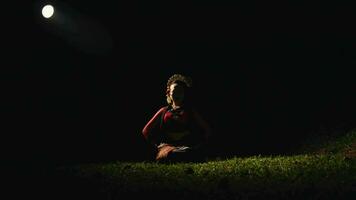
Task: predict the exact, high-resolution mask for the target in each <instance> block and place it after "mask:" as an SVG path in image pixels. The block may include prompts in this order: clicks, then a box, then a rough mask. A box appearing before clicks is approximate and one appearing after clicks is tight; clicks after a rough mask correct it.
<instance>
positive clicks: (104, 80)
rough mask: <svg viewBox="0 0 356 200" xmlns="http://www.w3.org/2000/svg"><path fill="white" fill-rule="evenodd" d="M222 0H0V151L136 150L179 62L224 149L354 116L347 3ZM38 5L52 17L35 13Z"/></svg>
mask: <svg viewBox="0 0 356 200" xmlns="http://www.w3.org/2000/svg"><path fill="white" fill-rule="evenodd" d="M217 2H219V3H217ZM217 2H212V1H187V2H183V1H143V0H142V1H138V0H135V1H118V0H117V1H75V2H72V1H58V0H57V1H33V2H31V1H26V2H25V3H24V2H22V1H12V3H11V4H12V5H11V6H7V5H6V4H5V5H6V6H2V7H1V9H2V11H3V12H2V15H3V16H2V18H3V19H6V20H5V22H4V23H2V25H1V26H2V36H3V37H2V40H3V42H2V50H3V51H2V59H1V71H0V81H1V91H2V94H1V102H0V103H1V107H0V111H1V114H2V115H3V116H4V120H2V124H3V125H2V130H1V134H2V137H3V138H5V139H2V140H1V141H2V142H4V145H2V147H3V148H4V149H3V150H2V151H3V152H5V154H6V156H5V158H6V159H8V160H36V161H48V162H65V161H95V160H105V159H106V160H112V159H129V157H131V158H134V159H137V158H139V159H140V158H143V157H144V156H145V151H146V147H145V143H144V141H143V139H142V138H141V137H140V132H141V130H142V128H143V126H144V125H145V123H146V122H147V121H148V120H149V119H150V117H151V116H152V115H153V114H154V113H155V112H156V111H157V110H158V109H159V108H160V107H161V106H163V105H165V98H164V89H165V83H166V80H167V79H168V77H169V76H171V75H172V74H174V73H184V74H187V75H190V76H191V77H192V78H193V81H194V89H195V91H196V93H195V95H196V97H197V99H199V104H197V105H196V106H197V108H198V110H199V111H200V112H201V113H202V114H203V115H204V116H205V118H206V120H207V121H208V122H209V123H210V124H211V125H212V127H213V128H214V133H215V138H214V144H213V146H214V148H219V150H217V152H219V153H223V154H225V153H228V154H235V153H236V154H237V155H242V154H244V153H252V154H264V153H267V154H268V153H275V152H279V153H283V151H284V150H287V149H288V147H290V146H293V145H297V144H298V142H299V141H301V140H302V139H303V138H304V137H306V136H307V135H308V134H309V133H310V132H312V131H314V130H317V129H318V128H319V127H320V126H328V127H334V126H340V124H345V123H347V124H350V123H351V124H352V123H353V122H354V121H355V119H356V118H355V117H356V114H355V111H356V106H355V104H354V102H355V100H356V93H355V86H356V81H355V79H354V77H355V73H354V72H355V70H354V69H353V68H355V64H356V57H355V55H356V49H355V47H356V46H355V45H356V40H355V38H356V32H355V31H354V22H355V6H354V5H350V4H347V3H342V2H333V3H327V2H324V1H319V2H317V1H314V2H311V1H298V2H292V1H281V2H275V3H271V2H269V1H266V2H263V3H257V2H254V1H248V2H246V1H241V2H240V3H239V2H235V3H231V2H230V1H217ZM46 3H53V5H54V6H56V7H55V8H56V9H57V10H58V13H60V14H58V15H57V16H55V19H50V20H45V19H44V18H42V17H41V15H40V10H41V6H43V5H45V4H46ZM57 10H56V11H57ZM353 124H354V123H353ZM130 148H131V149H135V150H130ZM128 151H131V152H132V154H130V155H129V154H127V152H128Z"/></svg>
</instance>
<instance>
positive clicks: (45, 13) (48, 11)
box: [42, 5, 54, 19]
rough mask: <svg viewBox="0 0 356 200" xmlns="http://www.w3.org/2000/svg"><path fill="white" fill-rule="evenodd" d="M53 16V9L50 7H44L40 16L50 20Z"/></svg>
mask: <svg viewBox="0 0 356 200" xmlns="http://www.w3.org/2000/svg"><path fill="white" fill-rule="evenodd" d="M53 14H54V7H53V6H52V5H46V6H44V7H43V8H42V15H43V17H44V18H47V19H48V18H51V17H52V16H53Z"/></svg>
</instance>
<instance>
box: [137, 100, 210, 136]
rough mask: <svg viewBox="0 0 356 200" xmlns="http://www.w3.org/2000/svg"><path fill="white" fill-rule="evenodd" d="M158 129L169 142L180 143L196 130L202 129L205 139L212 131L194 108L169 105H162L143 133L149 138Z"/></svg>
mask: <svg viewBox="0 0 356 200" xmlns="http://www.w3.org/2000/svg"><path fill="white" fill-rule="evenodd" d="M162 115H164V116H162ZM162 117H163V118H162ZM194 128H196V129H194ZM157 130H160V134H162V135H161V136H162V138H164V140H165V142H167V143H176V142H178V143H179V142H180V141H183V140H184V138H186V136H189V135H192V134H194V132H196V130H200V131H202V132H203V134H204V136H205V139H206V138H207V136H209V135H210V133H211V130H210V127H209V126H208V124H207V123H206V122H205V121H204V120H203V118H202V117H201V116H200V114H199V113H198V112H197V111H195V110H194V109H190V110H188V109H184V108H183V109H177V110H173V109H172V108H171V107H168V106H166V107H162V108H161V109H160V110H159V111H158V112H157V113H156V114H155V115H154V116H153V117H152V118H151V120H150V121H149V122H148V123H147V124H146V126H145V127H144V128H143V130H142V134H143V135H144V137H145V138H146V139H148V137H149V136H151V135H152V134H154V132H155V131H157Z"/></svg>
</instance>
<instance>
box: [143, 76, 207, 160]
mask: <svg viewBox="0 0 356 200" xmlns="http://www.w3.org/2000/svg"><path fill="white" fill-rule="evenodd" d="M191 87H192V80H191V79H190V78H189V77H186V76H183V75H181V74H174V75H173V76H171V77H170V78H169V79H168V82H167V90H166V97H167V103H168V106H165V107H162V108H161V109H160V110H159V111H158V112H157V113H156V114H155V115H154V116H153V117H152V119H151V120H150V121H149V122H148V123H147V124H146V126H145V127H144V128H143V130H142V133H143V136H144V137H145V138H146V139H147V140H148V141H149V142H150V143H152V144H153V145H154V146H155V148H156V150H157V154H156V158H155V159H156V160H157V161H184V160H188V161H192V160H196V159H199V158H198V157H199V156H198V155H199V153H201V150H202V147H203V146H204V144H206V142H207V139H208V137H209V136H210V135H211V129H210V127H209V125H208V124H207V123H206V122H205V121H204V120H203V118H202V117H201V116H200V114H199V113H198V112H197V111H196V110H195V109H194V108H193V105H192V92H191Z"/></svg>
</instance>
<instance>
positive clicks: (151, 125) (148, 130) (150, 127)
mask: <svg viewBox="0 0 356 200" xmlns="http://www.w3.org/2000/svg"><path fill="white" fill-rule="evenodd" d="M165 110H166V107H163V108H161V109H160V110H159V111H158V112H157V113H156V114H155V115H154V116H153V117H152V118H151V120H150V121H149V122H148V123H147V124H146V125H145V127H144V128H143V129H142V134H143V136H144V137H145V138H146V139H147V140H149V139H150V136H152V134H153V132H154V131H155V130H157V129H156V128H158V127H157V126H159V124H160V120H161V115H162V114H163V113H164V112H165Z"/></svg>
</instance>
